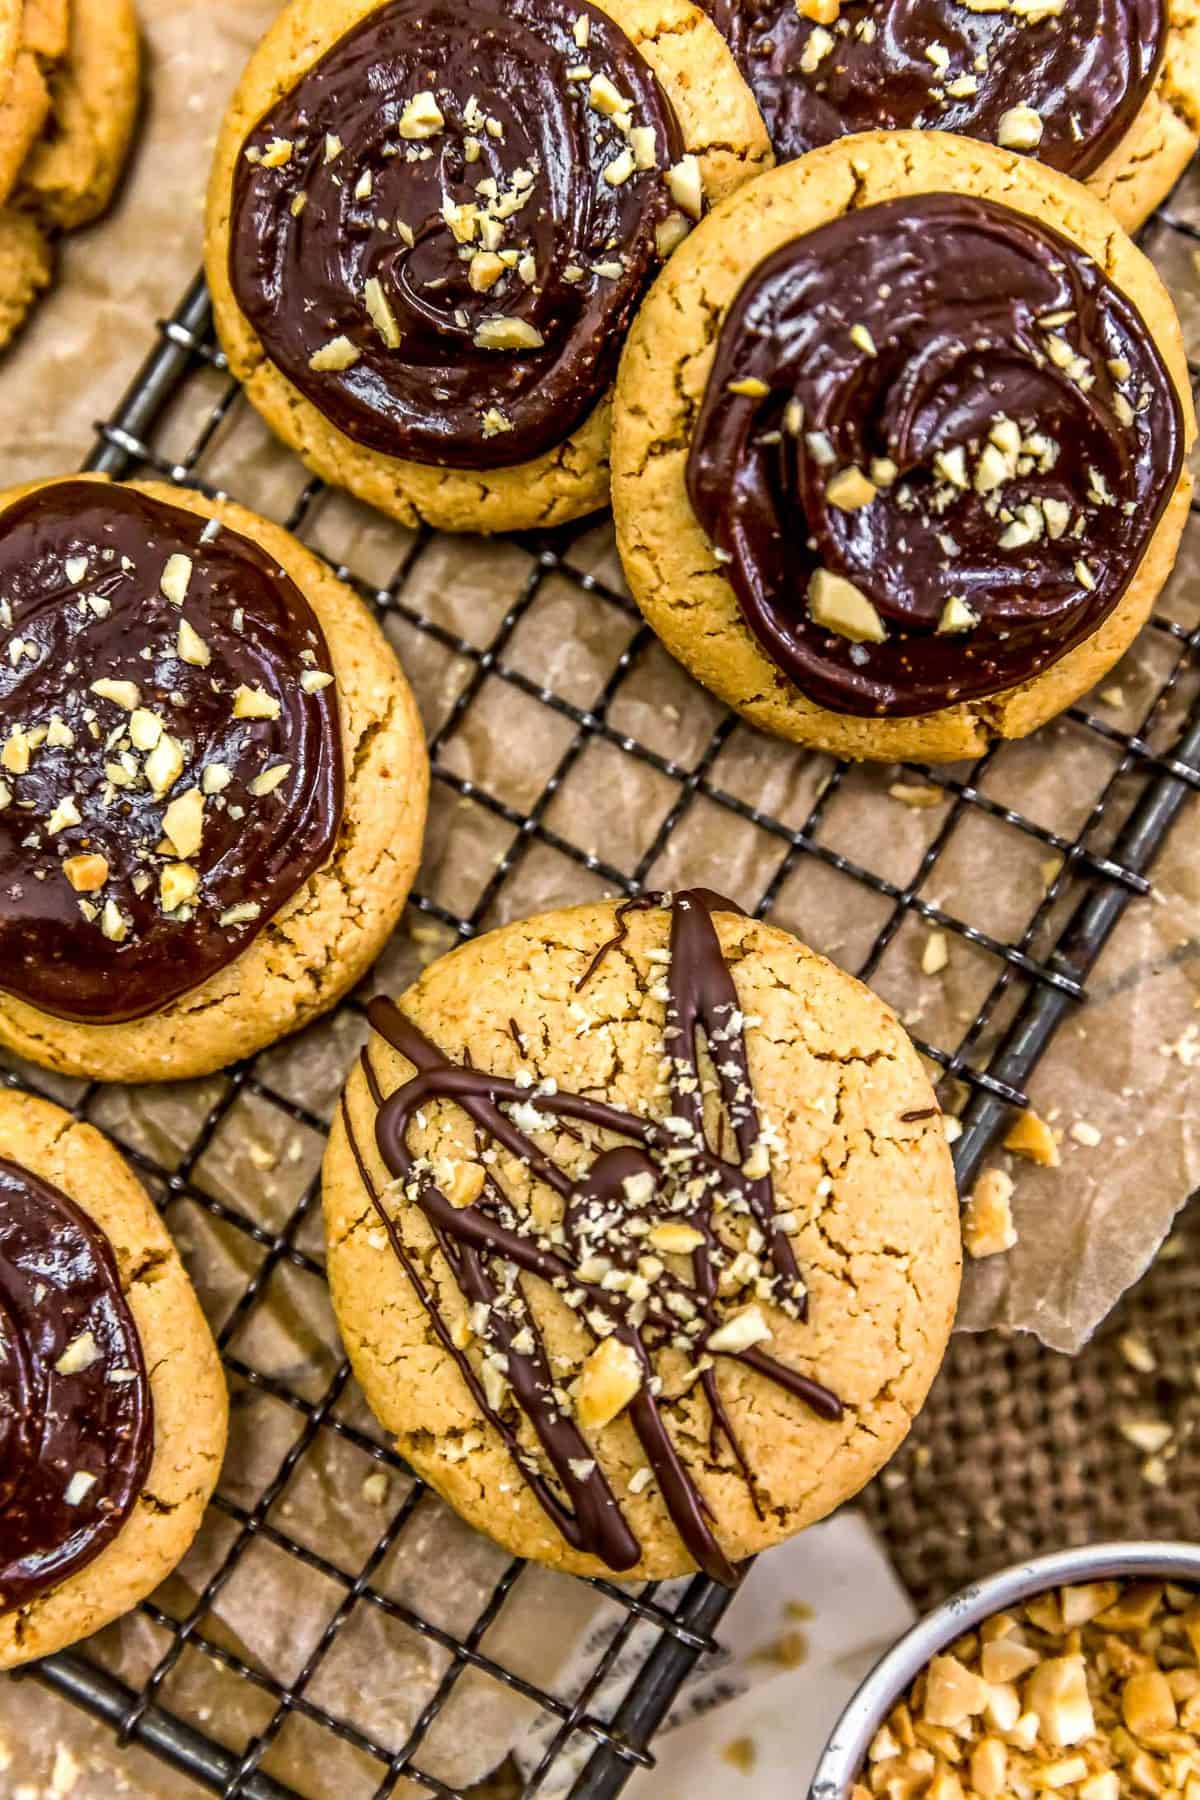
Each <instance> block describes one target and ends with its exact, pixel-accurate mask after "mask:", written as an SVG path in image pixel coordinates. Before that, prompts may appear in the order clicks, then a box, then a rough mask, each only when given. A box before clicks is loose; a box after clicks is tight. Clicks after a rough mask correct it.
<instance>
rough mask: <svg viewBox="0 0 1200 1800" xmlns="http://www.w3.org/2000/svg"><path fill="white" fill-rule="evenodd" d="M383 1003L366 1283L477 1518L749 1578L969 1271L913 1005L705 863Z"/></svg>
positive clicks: (359, 1344) (386, 1355) (927, 1338)
mask: <svg viewBox="0 0 1200 1800" xmlns="http://www.w3.org/2000/svg"><path fill="white" fill-rule="evenodd" d="M371 1022H372V1024H373V1026H374V1028H375V1035H374V1036H373V1037H372V1039H371V1040H370V1043H369V1044H368V1046H367V1048H366V1050H365V1051H364V1053H363V1057H362V1064H361V1067H360V1068H359V1069H358V1070H357V1071H356V1072H355V1073H354V1075H353V1076H352V1077H351V1080H350V1082H349V1085H348V1086H347V1089H346V1093H345V1095H344V1098H343V1104H342V1110H341V1116H340V1119H339V1121H337V1122H336V1123H335V1128H334V1133H333V1137H332V1139H331V1142H330V1146H329V1151H328V1155H327V1159H326V1164H325V1219H326V1232H327V1239H328V1246H329V1276H330V1283H331V1287H332V1292H333V1300H334V1305H335V1308H336V1310H337V1313H338V1318H339V1322H340V1325H341V1329H342V1333H343V1336H344V1338H345V1341H346V1345H347V1348H348V1350H349V1353H350V1355H351V1357H352V1359H353V1362H354V1365H355V1369H356V1372H357V1374H358V1376H359V1379H360V1380H361V1381H362V1383H363V1387H364V1390H365V1392H366V1395H367V1398H368V1400H369V1401H370V1403H371V1405H372V1407H373V1409H374V1410H375V1412H376V1414H377V1415H378V1417H379V1419H380V1420H381V1422H382V1423H383V1424H384V1425H385V1426H386V1427H387V1429H388V1430H389V1431H391V1432H394V1433H395V1435H396V1440H397V1444H398V1447H399V1448H400V1450H401V1452H402V1454H403V1455H404V1456H405V1457H407V1458H408V1459H409V1460H410V1461H411V1462H412V1464H413V1466H414V1467H415V1468H417V1469H418V1470H419V1472H420V1473H421V1475H422V1476H423V1477H424V1478H425V1479H426V1480H427V1481H429V1482H430V1483H431V1484H432V1485H433V1486H434V1487H435V1488H437V1490H438V1491H439V1492H440V1493H441V1494H442V1495H443V1496H444V1497H445V1498H446V1499H447V1500H448V1501H449V1502H450V1503H451V1504H452V1505H453V1506H455V1507H456V1508H457V1509H458V1510H459V1511H460V1512H461V1513H462V1514H463V1515H464V1516H465V1517H466V1518H467V1519H468V1520H469V1521H470V1522H471V1523H472V1524H473V1525H475V1526H477V1527H478V1528H479V1529H480V1530H483V1531H486V1532H487V1533H489V1534H490V1535H491V1536H492V1537H494V1538H495V1539H497V1541H498V1542H500V1543H501V1544H503V1545H505V1546H506V1547H507V1548H509V1549H511V1550H512V1551H513V1552H514V1553H516V1554H519V1555H522V1556H531V1557H535V1558H537V1559H538V1560H540V1561H544V1562H548V1563H551V1564H555V1565H557V1566H559V1567H562V1568H566V1569H571V1570H574V1571H576V1572H579V1573H585V1574H598V1573H608V1574H613V1573H615V1574H618V1575H621V1576H623V1577H625V1578H627V1579H640V1578H650V1577H662V1576H669V1575H678V1574H682V1573H683V1572H685V1571H686V1570H688V1569H691V1568H701V1569H704V1570H705V1571H706V1572H707V1573H708V1574H710V1575H712V1576H713V1577H715V1578H716V1579H717V1580H719V1581H725V1582H731V1581H733V1580H734V1579H736V1571H737V1565H738V1564H739V1562H740V1561H741V1560H742V1559H743V1558H745V1557H746V1556H748V1555H750V1554H751V1553H753V1552H754V1551H756V1550H759V1549H762V1548H765V1547H766V1546H768V1545H770V1544H772V1543H775V1542H777V1541H778V1540H779V1539H780V1538H783V1537H786V1536H787V1535H788V1534H789V1533H791V1532H793V1531H797V1530H799V1529H800V1528H801V1527H802V1526H805V1525H807V1524H810V1523H811V1522H812V1521H813V1520H815V1519H818V1518H820V1517H822V1516H823V1515H824V1514H825V1513H827V1512H829V1511H830V1510H831V1509H832V1508H833V1507H835V1506H836V1505H837V1504H838V1503H839V1502H840V1501H842V1500H844V1499H846V1498H847V1497H848V1496H849V1495H851V1494H853V1493H855V1492H856V1491H857V1490H858V1489H859V1488H860V1487H861V1486H862V1484H863V1483H864V1482H865V1481H866V1480H868V1479H869V1477H870V1476H871V1475H872V1474H874V1472H875V1471H876V1470H877V1469H878V1468H879V1467H880V1465H881V1464H882V1463H883V1462H884V1461H885V1460H886V1459H887V1457H888V1456H889V1455H890V1454H891V1453H892V1451H893V1450H894V1449H895V1448H896V1446H897V1445H898V1443H899V1442H900V1440H901V1439H902V1438H903V1436H904V1434H905V1432H906V1431H907V1429H908V1427H909V1424H910V1422H911V1419H912V1416H913V1414H914V1413H915V1412H916V1410H917V1408H918V1407H919V1406H920V1405H921V1403H922V1401H923V1399H924V1397H925V1394H926V1391H927V1390H928V1387H929V1384H930V1382H931V1381H932V1379H933V1376H934V1373H935V1372H936V1370H937V1367H938V1364H939V1362H940V1360H941V1356H942V1353H943V1350H944V1348H945V1344H946V1340H947V1337H948V1334H949V1331H950V1325H951V1321H952V1318H953V1314H954V1307H955V1301H956V1297H957V1293H958V1278H959V1263H960V1245H959V1226H958V1208H957V1204H956V1200H955V1192H954V1178H953V1173H952V1170H951V1165H950V1158H949V1154H948V1151H947V1148H946V1141H945V1135H944V1132H943V1129H942V1121H941V1115H940V1113H939V1110H938V1108H937V1106H936V1104H935V1103H934V1099H933V1095H932V1093H931V1091H930V1088H929V1084H928V1082H927V1080H926V1078H925V1075H924V1073H923V1071H922V1068H921V1064H920V1061H919V1059H918V1057H917V1055H916V1052H915V1051H914V1050H913V1048H912V1046H911V1044H910V1043H909V1041H908V1039H907V1037H906V1036H905V1034H904V1032H903V1031H902V1029H901V1028H900V1026H899V1024H898V1023H897V1021H896V1019H895V1018H894V1016H893V1015H892V1014H891V1013H890V1012H889V1010H888V1009H887V1007H886V1006H884V1005H883V1003H882V1002H881V1001H880V1000H878V999H876V997H875V996H874V995H873V994H871V993H869V992H868V991H867V989H865V988H863V987H862V986H860V984H859V983H858V982H856V981H854V980H852V979H851V978H850V977H849V976H847V975H844V974H842V973H841V972H840V971H839V970H837V969H835V968H833V967H832V966H831V965H830V964H829V963H827V962H825V961H824V960H823V959H822V958H821V957H819V956H816V955H814V954H813V953H812V952H811V951H809V950H806V949H805V948H804V947H803V946H802V945H801V944H799V943H797V942H796V940H795V939H794V938H791V937H789V936H788V935H787V934H786V933H784V932H782V931H779V930H777V929H775V928H773V927H771V926H768V925H764V924H762V923H760V922H758V921H755V920H751V919H748V918H745V917H744V916H742V915H741V913H739V912H738V910H737V908H736V907H735V906H733V905H732V904H731V902H729V901H727V900H723V899H721V898H720V897H719V896H718V895H715V894H710V893H707V892H705V891H701V890H693V891H688V892H681V893H679V894H676V895H675V896H674V897H673V898H672V897H663V896H656V895H648V896H645V897H644V898H642V899H639V900H634V901H628V902H626V903H624V904H623V905H620V906H618V905H615V904H612V903H599V904H594V905H589V906H582V907H578V908H575V909H573V910H571V911H568V912H559V913H553V914H548V915H546V916H544V917H542V918H538V919H533V920H529V921H527V922H525V923H522V924H516V925H508V926H505V927H503V928H502V929H501V930H499V931H496V932H493V933H491V935H490V936H488V937H485V938H482V939H480V940H478V941H477V942H475V943H471V944H468V945H466V946H464V947H463V948H462V949H460V950H457V951H455V952H454V953H453V954H451V955H450V956H447V957H444V958H443V959H442V960H441V961H440V962H438V963H436V964H435V965H434V966H433V967H432V968H430V969H428V970H427V971H426V972H425V974H424V975H423V976H422V978H421V979H420V981H418V983H417V984H416V986H415V987H413V988H412V989H410V990H409V992H408V993H407V994H405V995H404V996H403V998H402V999H401V1000H399V1001H398V1002H397V1003H396V1004H394V1005H393V1004H392V1003H391V1002H390V1001H376V1002H375V1003H374V1004H373V1006H372V1008H371Z"/></svg>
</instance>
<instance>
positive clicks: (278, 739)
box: [0, 481, 343, 1024]
mask: <svg viewBox="0 0 1200 1800" xmlns="http://www.w3.org/2000/svg"><path fill="white" fill-rule="evenodd" d="M331 684H332V675H331V673H330V659H329V651H328V647H327V645H326V643H325V640H324V638H323V636H322V633H321V628H320V626H319V624H318V622H317V619H316V617H315V615H314V614H313V612H312V610H311V608H310V607H309V605H308V602H307V601H306V600H305V598H304V596H303V594H301V592H300V590H299V589H298V588H297V587H296V586H295V584H294V583H293V582H292V581H291V580H290V579H289V578H288V576H287V575H285V574H284V572H283V571H282V570H281V569H280V568H278V567H277V565H276V564H275V563H273V562H272V561H271V559H270V557H268V556H267V554H266V552H265V551H264V550H262V549H261V548H260V547H259V546H258V545H257V544H255V543H252V542H251V541H250V540H249V539H248V538H244V537H241V536H240V535H239V534H238V533H237V532H234V531H231V530H228V529H226V528H222V527H220V526H218V525H217V524H216V522H215V521H213V522H210V521H207V520H205V519H203V518H198V517H196V516H195V515H194V514H192V513H189V512H184V511H182V510H181V509H179V508H177V507H173V506H168V505H164V504H163V503H162V502H161V501H158V500H152V499H150V498H148V497H147V496H146V495H144V494H141V493H138V492H136V491H135V490H134V489H132V488H121V487H112V486H109V485H108V484H106V483H99V482H82V481H80V482H65V483H61V484H58V485H56V486H53V487H48V488H43V489H40V490H39V491H38V492H36V493H34V494H32V495H30V496H29V497H27V498H26V499H23V500H20V501H18V502H17V503H16V504H15V505H14V506H11V507H9V508H8V510H7V511H6V512H5V513H3V515H0V988H3V989H4V990H6V991H7V992H8V993H10V994H15V995H17V996H18V997H19V998H20V999H22V1000H26V1001H28V1002H29V1003H30V1004H31V1005H33V1006H36V1007H38V1008H39V1009H40V1010H41V1011H43V1012H46V1013H51V1014H53V1015H54V1016H55V1017H58V1018H63V1019H72V1020H78V1021H83V1022H90V1023H93V1024H108V1023H113V1022H116V1021H119V1020H127V1019H136V1018H140V1017H143V1016H144V1015H146V1014H148V1013H152V1012H157V1011H158V1010H160V1009H161V1008H162V1007H164V1006H165V1005H167V1003H168V1002H169V1001H171V1000H174V999H175V998H176V997H177V996H178V995H180V994H183V993H187V992H189V991H190V990H191V989H193V988H197V987H199V986H200V985H201V984H202V983H203V982H205V981H206V980H208V978H209V977H210V976H211V975H213V974H215V973H216V972H217V971H218V970H219V969H222V968H224V967H225V966H226V965H227V964H228V963H231V962H232V961H233V960H234V958H235V957H237V956H238V955H239V954H240V953H241V952H242V951H243V950H244V949H245V948H246V946H247V945H248V944H249V943H250V941H251V940H252V939H253V938H254V937H255V936H256V935H257V934H258V933H259V932H260V931H261V930H262V929H263V928H264V926H266V925H267V924H268V923H269V921H270V919H271V918H272V916H273V915H274V914H275V913H277V912H278V911H279V909H280V908H281V907H282V906H284V905H285V904H286V903H287V901H289V900H290V899H291V898H292V897H293V895H294V894H296V893H297V892H298V891H299V889H300V888H301V887H302V886H303V885H304V883H305V881H306V880H307V879H308V877H309V876H310V875H311V874H312V873H313V871H314V870H316V869H317V868H319V867H320V866H321V864H322V863H323V862H325V861H326V860H327V859H328V857H329V855H330V854H331V852H332V850H333V847H334V844H335V842H336V839H337V836H338V831H339V828H340V824H341V816H342V804H343V772H342V749H341V735H340V726H339V720H338V709H337V704H336V699H335V694H334V689H333V687H332V685H331Z"/></svg>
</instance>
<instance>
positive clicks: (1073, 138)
mask: <svg viewBox="0 0 1200 1800" xmlns="http://www.w3.org/2000/svg"><path fill="white" fill-rule="evenodd" d="M701 4H702V5H703V6H704V7H705V8H706V10H707V11H708V12H709V13H710V14H711V16H712V18H713V20H714V22H715V24H716V25H717V27H718V29H719V30H720V31H721V32H722V33H723V35H724V36H725V38H726V40H727V41H728V43H729V45H730V47H731V49H732V50H733V53H734V56H735V57H736V58H737V61H738V64H739V66H740V67H741V70H742V73H743V74H744V75H745V77H746V81H747V83H748V84H749V86H750V88H751V89H752V90H753V93H754V97H755V99H756V100H757V101H758V104H759V107H760V109H761V111H762V115H763V118H764V120H765V122H766V126H767V130H768V132H769V133H770V137H771V142H772V143H773V145H774V146H775V150H776V152H777V154H778V155H779V157H780V158H781V160H783V161H790V160H791V159H792V158H793V157H797V156H803V154H804V152H805V151H806V150H814V149H816V147H817V145H818V144H829V143H832V142H833V141H834V139H835V138H839V137H842V136H844V135H845V134H846V133H847V132H853V131H899V130H905V129H908V128H909V127H917V128H922V129H925V130H938V131H955V132H959V133H961V135H962V136H964V137H973V138H982V139H984V140H985V141H986V142H988V143H993V144H1001V145H1003V146H1004V147H1006V148H1008V149H1013V150H1033V151H1036V152H1037V155H1038V158H1039V159H1040V161H1042V162H1046V163H1049V164H1050V165H1051V166H1052V167H1053V168H1056V169H1061V170H1063V171H1064V173H1066V174H1069V175H1075V176H1077V177H1082V176H1084V175H1088V174H1090V173H1091V171H1092V170H1093V169H1095V168H1096V167H1097V166H1098V165H1099V164H1100V163H1101V162H1103V160H1104V158H1105V157H1106V156H1107V155H1108V154H1109V152H1110V151H1111V150H1113V149H1114V148H1115V147H1116V145H1117V143H1118V142H1119V140H1120V139H1121V138H1122V137H1123V136H1124V134H1125V132H1126V131H1127V130H1128V129H1129V126H1130V125H1131V124H1132V122H1133V119H1134V116H1135V114H1136V113H1137V111H1138V109H1139V108H1140V106H1141V104H1142V102H1143V101H1144V100H1145V98H1146V96H1147V95H1148V94H1149V92H1150V89H1151V87H1152V86H1153V84H1154V78H1155V76H1156V75H1157V73H1158V69H1159V66H1160V64H1161V62H1162V59H1163V54H1164V52H1165V49H1166V40H1167V26H1168V17H1167V7H1166V5H1165V4H1164V0H988V3H987V4H985V5H980V4H977V3H976V0H844V3H843V4H840V5H839V0H701Z"/></svg>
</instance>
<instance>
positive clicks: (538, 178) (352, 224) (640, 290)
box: [207, 0, 771, 531]
mask: <svg viewBox="0 0 1200 1800" xmlns="http://www.w3.org/2000/svg"><path fill="white" fill-rule="evenodd" d="M770 160H771V155H770V149H769V146H768V144H767V139H766V133H765V130H764V127H763V124H762V120H761V119H760V117H759V114H758V110H757V108H756V106H755V104H754V101H753V99H752V97H751V95H750V92H749V90H748V89H747V87H746V85H745V83H744V82H743V80H742V78H741V76H740V75H739V73H738V70H737V66H736V64H735V62H734V60H733V56H732V54H731V52H730V51H729V49H728V47H727V46H726V44H725V43H724V41H723V39H722V38H721V36H720V33H719V32H718V31H717V30H716V28H715V26H714V25H713V24H712V23H711V21H710V20H709V19H708V18H706V17H705V15H704V14H703V12H701V11H700V9H699V8H698V7H697V6H694V5H692V4H691V3H690V0H597V3H596V4H592V0H434V3H433V4H430V0H386V3H384V4H381V3H380V0H291V4H290V5H288V6H286V7H285V8H284V10H283V12H282V14H281V15H280V17H279V19H278V20H277V21H276V23H275V25H273V26H272V28H271V30H270V31H269V32H268V33H267V36H266V37H265V39H264V40H263V43H262V44H261V46H260V48H259V50H258V51H257V53H256V54H255V56H254V58H253V60H252V61H251V63H250V65H249V67H248V69H247V71H246V74H245V76H244V78H243V80H242V83H241V86H240V87H239V89H238V92H237V94H236V95H235V97H234V101H233V104H232V106H231V108H230V111H229V114H228V117H227V118H226V121H225V124H224V127H223V129H222V132H221V137H220V142H219V145H218V150H217V157H216V163H215V166H214V170H213V176H212V183H211V187H210V193H209V210H208V230H207V245H208V276H209V285H210V287H211V289H212V294H213V300H214V304H215V308H216V318H217V326H218V330H219V331H220V334H221V340H222V343H223V344H224V346H225V349H226V351H227V353H228V355H229V360H230V363H231V365H232V367H233V369H234V372H235V373H236V374H237V375H238V376H239V378H240V379H241V380H242V382H243V383H244V385H245V387H246V390H247V392H248V394H249V395H250V398H251V400H252V401H253V402H254V404H255V406H257V407H258V409H259V411H260V412H261V413H262V414H263V416H264V418H265V419H266V420H267V423H268V424H269V425H270V426H271V427H272V428H273V429H274V430H275V431H276V432H278V434H279V435H280V436H281V437H282V438H283V439H284V440H285V441H286V442H287V443H289V444H290V445H291V446H292V447H293V448H294V449H295V450H296V451H297V452H298V453H299V455H300V456H302V457H303V459H304V461H305V462H306V463H307V464H308V465H309V467H310V468H312V469H314V470H316V472H317V473H318V474H319V475H321V476H323V477H324V478H325V479H326V480H328V481H332V482H334V483H336V484H337V485H339V486H341V487H346V488H349V489H350V490H351V491H352V492H353V493H355V494H357V495H358V496H359V497H360V498H362V499H364V500H366V501H368V502H369V503H370V504H371V505H373V506H376V507H378V508H380V510H381V511H383V512H386V513H390V514H391V515H393V516H394V517H396V518H398V519H401V520H402V521H403V522H404V523H405V524H407V525H414V524H416V523H417V522H418V521H421V520H424V521H426V522H428V523H429V524H432V525H436V526H439V527H442V528H444V529H447V530H451V531H503V530H513V529H517V528H520V527H529V526H534V525H547V524H556V523H559V522H561V521H563V520H566V519H571V518H575V517H578V516H579V515H581V514H583V513H587V512H590V511H593V510H594V509H595V508H597V507H599V506H602V505H603V504H604V503H605V502H606V500H607V498H608V437H609V417H610V404H609V392H610V388H611V383H612V379H613V376H614V374H615V372H616V363H617V357H618V355H619V352H620V345H621V340H622V338H623V336H624V333H625V331H626V329H627V327H628V324H629V321H630V319H631V318H632V316H633V313H634V311H635V309H636V307H637V305H638V302H639V301H640V299H641V297H642V295H643V294H644V292H645V290H646V288H647V287H648V285H649V283H650V281H651V280H652V279H653V276H654V274H655V273H656V272H657V270H658V268H659V266H660V265H661V263H662V261H663V260H664V259H665V258H666V257H667V256H668V255H669V254H670V253H671V251H672V250H673V248H674V247H675V245H676V244H677V243H678V242H679V241H680V239H681V238H682V237H684V236H686V234H687V232H688V230H689V228H690V227H691V225H692V223H693V222H694V221H695V220H696V219H698V218H699V217H700V216H701V213H702V211H703V210H704V207H705V205H706V204H707V203H708V202H712V201H716V200H719V199H720V198H722V197H723V196H724V195H725V194H728V193H730V192H731V191H732V190H733V189H734V188H735V187H737V186H738V184H739V183H740V182H742V181H744V180H745V179H746V178H747V176H749V175H751V174H754V173H756V172H757V171H758V170H759V169H762V168H764V167H766V166H767V164H768V163H769V162H770Z"/></svg>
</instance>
